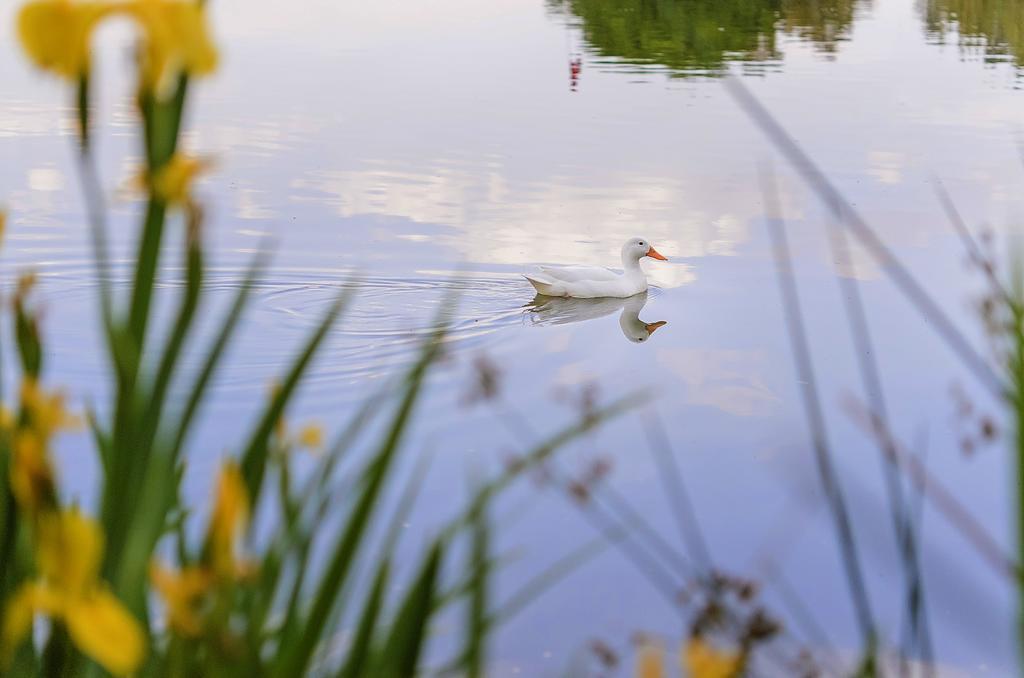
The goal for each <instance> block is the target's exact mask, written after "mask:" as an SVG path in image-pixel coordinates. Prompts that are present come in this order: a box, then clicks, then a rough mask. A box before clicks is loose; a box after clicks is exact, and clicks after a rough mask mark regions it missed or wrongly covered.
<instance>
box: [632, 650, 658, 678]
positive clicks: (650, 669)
mask: <svg viewBox="0 0 1024 678" xmlns="http://www.w3.org/2000/svg"><path fill="white" fill-rule="evenodd" d="M663 655H664V653H663V651H662V649H661V647H660V646H658V645H655V644H653V643H644V644H643V647H641V648H640V653H639V654H638V655H637V658H636V672H635V675H636V678H665V664H664V660H663Z"/></svg>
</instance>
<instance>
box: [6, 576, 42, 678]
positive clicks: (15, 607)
mask: <svg viewBox="0 0 1024 678" xmlns="http://www.w3.org/2000/svg"><path fill="white" fill-rule="evenodd" d="M34 588H35V586H34V585H33V584H26V585H25V586H22V587H21V588H20V589H18V590H17V591H15V592H14V594H13V595H11V597H10V598H8V599H7V600H6V601H5V603H4V621H3V629H2V630H0V664H2V666H4V667H6V666H8V665H9V664H10V661H11V659H12V658H13V657H14V652H15V650H17V649H18V646H19V645H21V642H22V641H23V640H25V636H27V635H28V632H29V631H30V630H31V629H32V617H33V616H35V607H34V605H33V598H34V591H33V589H34Z"/></svg>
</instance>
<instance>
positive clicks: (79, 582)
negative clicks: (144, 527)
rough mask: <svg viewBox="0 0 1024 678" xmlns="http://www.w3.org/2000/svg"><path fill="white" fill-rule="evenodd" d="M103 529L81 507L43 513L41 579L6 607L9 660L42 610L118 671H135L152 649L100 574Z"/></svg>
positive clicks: (4, 639) (2, 634) (2, 639)
mask: <svg viewBox="0 0 1024 678" xmlns="http://www.w3.org/2000/svg"><path fill="white" fill-rule="evenodd" d="M102 557H103V534H102V532H101V531H100V527H99V525H97V524H96V522H95V521H93V520H90V519H89V518H86V517H84V516H82V515H81V514H79V513H78V511H76V510H70V511H64V512H61V513H56V512H54V513H48V514H45V515H44V516H42V518H41V519H40V522H39V530H38V535H37V544H36V564H37V566H38V568H39V573H40V578H39V580H38V581H35V582H29V583H26V584H23V585H22V587H21V588H20V589H18V590H17V591H16V592H15V593H14V594H13V595H12V596H11V598H10V599H8V601H7V602H6V605H5V608H4V616H3V617H4V618H3V628H2V630H0V657H2V659H3V660H4V661H5V662H9V661H10V659H11V657H12V655H13V652H14V650H15V649H16V648H17V646H18V645H19V644H20V643H21V642H22V641H23V640H24V639H25V637H26V636H27V635H28V634H29V631H30V630H31V628H32V619H33V617H34V616H35V615H36V614H45V615H48V616H49V617H50V618H51V619H54V620H59V621H62V622H63V623H64V624H65V626H66V627H67V630H68V634H69V635H70V637H71V640H72V642H73V643H74V644H75V645H76V646H77V647H78V649H79V650H81V651H82V652H83V653H84V654H86V655H87V656H89V657H91V658H92V659H94V660H95V661H96V662H97V663H99V664H100V665H101V666H103V668H105V669H106V670H107V671H109V672H110V673H113V674H115V675H125V674H128V673H131V672H133V671H135V670H136V669H137V668H138V667H139V666H140V665H141V664H142V660H143V659H144V658H145V655H146V639H145V636H144V635H143V631H142V628H141V627H140V626H139V623H138V622H137V621H136V620H135V618H134V617H132V615H131V613H129V612H128V610H127V609H126V608H125V607H124V606H123V605H122V604H121V602H120V601H119V600H118V599H117V598H116V597H115V596H114V595H113V594H111V593H110V591H109V590H107V588H106V587H105V586H104V585H103V584H102V583H101V582H100V580H99V567H100V561H101V559H102Z"/></svg>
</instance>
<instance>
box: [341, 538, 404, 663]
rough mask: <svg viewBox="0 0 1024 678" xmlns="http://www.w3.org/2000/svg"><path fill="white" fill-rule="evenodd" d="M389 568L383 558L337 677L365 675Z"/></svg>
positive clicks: (382, 602)
mask: <svg viewBox="0 0 1024 678" xmlns="http://www.w3.org/2000/svg"><path fill="white" fill-rule="evenodd" d="M390 570H391V561H390V560H388V559H386V558H385V559H384V560H383V561H382V562H381V564H380V566H379V567H378V568H377V576H376V577H375V578H374V582H373V588H371V589H370V593H369V595H367V596H366V604H365V605H364V606H363V612H362V614H361V615H359V626H358V627H357V628H356V633H355V635H354V636H353V637H352V645H351V647H350V649H349V651H348V658H347V659H346V660H345V663H344V665H343V666H342V667H341V670H340V671H339V672H338V678H361V677H362V676H364V675H365V670H366V666H367V664H368V663H369V659H370V657H371V649H372V646H373V633H374V631H375V630H376V628H377V619H378V618H379V617H380V609H381V607H382V606H383V604H384V592H385V590H386V587H387V583H388V574H389V572H390Z"/></svg>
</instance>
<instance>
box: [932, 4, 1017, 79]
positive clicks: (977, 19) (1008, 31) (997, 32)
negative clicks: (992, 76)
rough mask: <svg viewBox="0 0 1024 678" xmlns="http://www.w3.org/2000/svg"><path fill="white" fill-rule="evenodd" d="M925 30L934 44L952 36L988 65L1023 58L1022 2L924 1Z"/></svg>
mask: <svg viewBox="0 0 1024 678" xmlns="http://www.w3.org/2000/svg"><path fill="white" fill-rule="evenodd" d="M922 8H923V10H922V11H923V12H924V22H925V27H926V29H927V30H928V35H929V37H930V38H931V39H933V40H934V41H936V42H938V43H940V44H944V43H946V42H947V40H948V39H949V38H950V37H952V38H953V39H956V40H958V42H959V44H960V47H961V48H962V49H964V50H965V51H967V52H968V53H973V54H978V55H980V56H981V57H982V58H983V59H984V60H985V61H987V62H989V63H1001V62H1006V61H1012V62H1014V63H1019V62H1020V60H1021V59H1024V2H1020V0H925V2H923V3H922Z"/></svg>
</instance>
